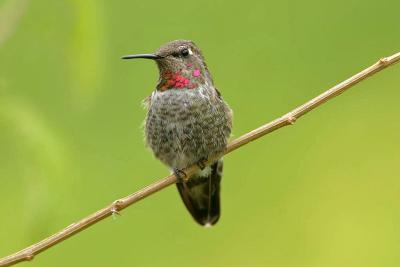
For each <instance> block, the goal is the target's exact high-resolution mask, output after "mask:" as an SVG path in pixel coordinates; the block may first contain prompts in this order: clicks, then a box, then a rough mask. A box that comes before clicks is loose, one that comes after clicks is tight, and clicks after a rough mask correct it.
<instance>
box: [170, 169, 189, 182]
mask: <svg viewBox="0 0 400 267" xmlns="http://www.w3.org/2000/svg"><path fill="white" fill-rule="evenodd" d="M172 171H173V172H174V174H175V176H176V182H177V183H184V182H187V181H188V176H187V174H186V173H185V172H184V171H183V170H181V169H178V168H174V169H173V170H172Z"/></svg>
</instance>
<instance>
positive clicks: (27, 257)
mask: <svg viewBox="0 0 400 267" xmlns="http://www.w3.org/2000/svg"><path fill="white" fill-rule="evenodd" d="M34 257H35V255H34V254H32V252H29V253H26V254H25V255H24V259H25V260H27V261H31V260H33V258H34Z"/></svg>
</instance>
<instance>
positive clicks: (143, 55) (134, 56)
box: [122, 54, 161, 59]
mask: <svg viewBox="0 0 400 267" xmlns="http://www.w3.org/2000/svg"><path fill="white" fill-rule="evenodd" d="M132 58H147V59H159V58H161V57H160V56H157V55H155V54H137V55H127V56H123V57H122V59H132Z"/></svg>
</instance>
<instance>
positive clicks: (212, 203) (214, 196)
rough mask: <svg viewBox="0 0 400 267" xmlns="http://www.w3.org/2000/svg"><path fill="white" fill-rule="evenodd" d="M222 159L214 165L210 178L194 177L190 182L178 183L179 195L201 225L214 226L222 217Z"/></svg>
mask: <svg viewBox="0 0 400 267" xmlns="http://www.w3.org/2000/svg"><path fill="white" fill-rule="evenodd" d="M222 167H223V162H222V159H220V160H218V161H217V162H215V163H213V164H212V165H211V166H209V167H206V168H211V172H210V174H209V175H208V176H199V175H194V176H192V177H191V178H190V179H189V181H188V182H186V183H185V182H184V183H177V184H176V186H177V187H178V191H179V194H180V195H181V198H182V200H183V203H185V206H186V208H187V209H188V210H189V212H190V214H191V215H192V216H193V218H194V219H195V220H196V222H198V223H199V224H201V225H203V226H212V225H214V224H216V223H217V221H218V219H219V216H220V199H219V194H220V182H221V178H222Z"/></svg>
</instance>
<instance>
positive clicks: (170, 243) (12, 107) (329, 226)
mask: <svg viewBox="0 0 400 267" xmlns="http://www.w3.org/2000/svg"><path fill="white" fill-rule="evenodd" d="M399 9H400V2H399V1H395V0H389V1H361V0H350V1H343V0H339V1H329V2H328V1H326V2H324V1H322V2H321V1H316V0H306V1H262V0H250V1H236V2H235V1H212V0H204V1H192V2H190V1H151V0H150V1H101V0H99V1H94V0H85V1H79V0H70V1H64V0H57V1H50V0H35V1H33V0H31V1H28V0H2V1H0V22H1V23H0V58H1V60H0V182H1V186H0V210H1V214H2V215H1V220H0V254H1V255H2V256H5V255H6V254H9V253H12V252H14V251H16V250H18V249H21V248H23V247H25V246H27V245H30V244H32V243H33V242H36V241H38V240H40V239H42V238H44V237H46V236H48V235H50V234H52V233H54V232H55V231H57V230H59V229H61V228H63V227H65V226H67V225H68V224H70V223H72V222H74V221H76V220H78V219H80V218H81V217H83V216H85V215H87V214H89V213H91V212H93V211H95V210H96V209H98V208H101V207H103V206H105V205H106V204H108V203H110V202H111V201H112V200H114V199H116V198H118V197H121V196H124V195H126V194H129V193H131V192H133V191H135V190H137V189H139V188H140V187H142V186H144V185H146V184H148V183H150V182H152V181H154V180H155V179H157V178H158V177H162V176H164V175H166V174H167V173H168V170H167V169H166V168H165V167H164V166H162V164H161V163H159V162H158V161H156V160H155V159H154V158H153V156H152V155H151V153H150V152H149V151H148V149H146V148H145V146H144V144H143V135H142V131H141V124H142V121H143V118H144V116H145V111H144V110H143V109H142V107H141V105H140V102H141V100H142V99H144V98H145V97H146V96H147V95H149V94H150V93H151V91H152V90H153V88H154V86H155V82H156V80H157V69H156V67H155V65H154V63H152V62H149V61H144V60H137V61H129V62H128V61H122V60H120V59H119V57H120V56H121V55H124V54H129V53H141V52H152V51H154V50H155V49H157V47H158V46H159V45H161V44H162V43H164V42H167V41H169V40H173V39H178V38H185V39H193V40H195V41H196V43H197V44H198V45H199V46H200V47H201V48H202V50H203V52H204V54H205V57H206V59H207V63H208V65H209V67H210V70H211V71H212V73H213V76H214V80H215V82H216V85H217V86H218V88H219V89H220V91H221V92H222V94H223V96H224V98H225V99H226V100H227V101H228V103H229V104H230V105H231V107H232V108H233V110H234V114H235V118H234V137H237V136H239V135H241V134H243V133H245V132H247V131H249V130H251V129H253V128H255V127H257V126H259V125H261V124H262V123H265V122H268V121H269V120H271V119H273V118H275V117H277V116H279V115H281V114H283V113H285V112H287V111H289V110H290V109H292V108H294V107H295V106H296V105H298V104H301V103H303V102H304V101H306V100H308V99H310V98H311V97H313V96H315V95H317V94H319V93H321V92H322V91H323V90H325V89H327V88H329V87H330V86H332V85H334V84H336V83H338V82H340V81H341V80H343V79H345V78H347V77H348V76H350V75H352V74H354V73H355V72H357V71H359V70H361V69H362V68H364V67H366V66H368V65H370V64H372V63H373V62H375V61H376V60H377V59H378V58H380V57H382V56H386V55H390V54H391V53H394V52H396V51H399V50H400V27H399V15H398V10H399ZM399 84H400V66H395V67H393V68H391V69H388V70H385V71H384V72H382V73H380V74H379V75H377V76H375V77H373V78H371V79H369V80H367V81H365V82H363V83H361V84H359V85H357V86H356V87H355V88H353V89H351V90H350V91H349V92H347V93H345V94H344V95H342V96H340V97H339V98H337V99H335V100H334V101H332V102H330V103H328V104H326V105H324V106H322V107H321V108H319V109H318V110H316V111H314V112H312V113H311V114H309V115H307V116H306V117H304V118H302V119H301V120H299V122H298V123H297V124H296V126H294V127H290V128H285V129H282V130H279V131H278V132H276V133H273V134H271V135H269V136H267V137H266V138H264V139H262V140H259V141H257V142H256V143H252V144H250V145H248V146H246V147H244V148H243V149H240V150H239V151H237V152H235V153H233V154H231V155H229V156H228V157H226V158H225V173H224V178H223V192H222V197H223V199H222V204H223V207H222V208H223V210H222V212H223V215H222V218H221V221H220V222H219V223H218V225H217V226H216V227H214V228H211V229H203V228H200V227H199V226H197V225H196V224H195V223H194V222H193V221H192V219H191V218H190V216H189V215H188V213H187V212H186V210H185V209H184V207H183V204H182V203H181V200H180V199H179V196H178V194H177V192H176V190H175V188H173V187H171V188H168V189H166V190H164V191H162V192H160V193H158V194H156V195H154V196H152V197H150V198H148V199H146V200H145V201H142V202H141V203H139V204H137V205H135V206H134V207H132V208H129V209H127V210H126V211H124V212H123V215H122V216H121V217H117V218H116V219H115V220H113V219H108V220H106V221H104V222H101V223H99V224H97V225H96V226H94V227H92V228H90V229H88V230H86V231H84V232H82V233H80V234H79V235H77V236H75V237H74V238H72V239H70V240H67V241H65V242H63V243H62V244H60V245H58V246H57V247H54V248H52V249H51V250H49V251H47V252H45V253H44V254H41V255H40V256H38V257H37V258H36V259H35V260H34V261H33V262H32V263H30V265H32V266H121V267H122V266H142V267H145V266H149V267H156V266H188V265H190V266H192V267H195V266H218V267H220V266H276V267H283V266H307V267H310V266H324V267H327V266H352V267H354V266H399V264H400V254H399V250H400V230H399V229H400V201H399V195H400V179H399V177H400V171H399V168H398V165H399V161H400V149H399V148H400V141H399V131H400V122H399V120H398V119H397V118H398V117H399V115H400V107H399V105H398V103H399V99H400V91H399Z"/></svg>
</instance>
